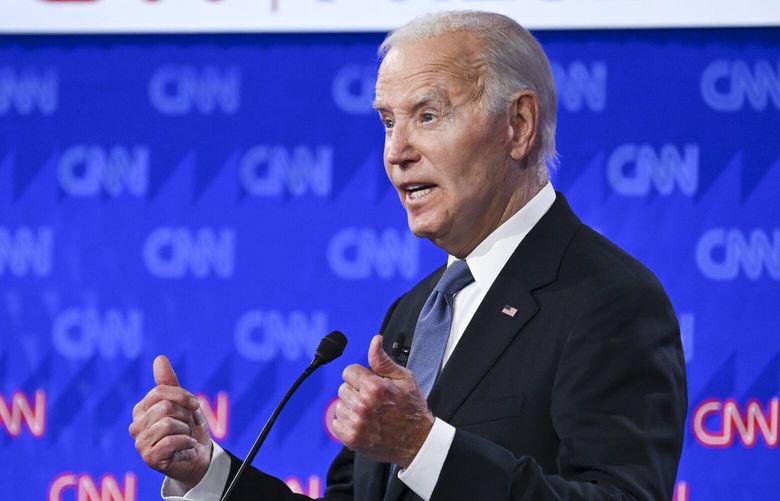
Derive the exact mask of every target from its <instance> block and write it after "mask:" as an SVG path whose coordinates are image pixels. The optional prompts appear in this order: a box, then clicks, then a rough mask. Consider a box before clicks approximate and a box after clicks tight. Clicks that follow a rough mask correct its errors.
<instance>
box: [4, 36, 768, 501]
mask: <svg viewBox="0 0 780 501" xmlns="http://www.w3.org/2000/svg"><path fill="white" fill-rule="evenodd" d="M538 36H539V37H540V39H541V41H542V42H543V44H544V46H545V48H546V50H547V52H548V54H549V55H550V58H551V60H552V63H553V68H554V72H555V77H556V81H557V85H558V93H559V102H560V113H559V132H558V136H557V137H558V144H559V150H560V153H561V168H560V169H559V171H558V172H557V173H556V175H555V176H554V178H553V182H554V185H555V187H556V189H558V190H560V191H563V192H564V193H565V194H566V195H567V197H568V198H569V200H570V202H571V203H572V205H573V207H574V208H575V210H576V211H577V212H578V214H579V215H580V217H581V218H582V219H583V220H584V221H585V222H587V223H588V224H590V225H592V226H593V227H595V228H596V229H597V230H599V231H601V232H602V233H604V234H605V235H607V236H608V237H609V238H611V239H613V240H614V241H616V242H617V243H618V244H620V245H621V246H623V247H624V248H626V249H627V250H628V251H629V252H631V253H632V254H633V255H635V256H636V257H638V258H639V259H640V260H641V261H643V262H644V263H645V264H647V265H648V266H649V267H650V268H651V269H652V270H653V271H654V272H655V273H656V274H657V275H658V276H659V278H660V279H661V281H662V283H663V284H664V285H665V286H666V288H667V291H668V293H669V295H670V297H671V299H672V302H673V304H674V305H675V308H676V310H677V313H678V316H679V318H680V323H681V327H682V334H683V341H684V345H685V350H686V359H687V365H688V376H689V388H690V411H689V418H688V428H687V437H686V444H685V448H684V451H683V459H682V464H681V467H680V473H679V479H678V480H679V483H678V486H677V492H676V497H677V499H678V500H679V501H683V500H687V499H691V500H714V499H724V500H731V499H756V500H759V499H775V498H776V496H777V492H778V488H780V480H778V477H777V467H778V464H780V462H778V457H777V449H776V447H777V445H778V432H779V431H780V430H779V427H780V416H779V415H778V414H780V409H779V404H778V395H780V391H778V385H779V384H780V340H779V339H778V333H779V331H780V317H779V316H778V313H777V310H778V303H779V299H780V208H779V205H780V203H779V202H778V195H777V194H778V193H780V146H778V144H779V143H778V138H779V137H780V120H779V119H780V30H778V29H729V30H725V29H724V30H666V31H588V32H576V31H566V32H541V33H538ZM381 39H382V35H380V34H352V35H343V34H341V35H338V34H323V35H211V36H160V35H158V36H83V37H82V36H78V37H76V36H74V37H54V36H25V37H21V36H19V37H16V36H5V37H0V333H1V334H2V337H0V466H1V467H0V498H2V499H14V500H16V499H47V500H60V499H62V500H75V499H79V500H98V499H101V500H103V501H106V500H109V499H111V500H123V501H128V500H135V499H144V500H145V499H154V498H155V497H157V496H158V492H159V487H160V482H161V476H160V475H159V474H157V473H155V472H153V471H151V470H149V469H147V468H146V467H145V466H144V465H143V463H142V462H141V460H140V459H139V457H138V456H137V454H136V452H135V450H134V448H133V442H132V440H131V438H130V437H129V435H128V433H127V427H128V425H129V423H130V419H131V418H130V413H131V409H132V406H133V404H134V403H135V402H136V401H138V400H139V399H140V398H141V397H142V396H143V395H144V394H145V393H146V391H148V390H149V389H150V388H151V386H152V384H153V382H152V373H151V364H152V360H153V358H154V356H156V355H157V354H159V353H165V354H167V355H168V356H169V357H170V358H171V360H172V361H173V364H174V367H175V368H176V370H177V372H178V375H179V378H180V380H181V381H182V383H183V384H184V385H185V386H186V387H187V388H189V389H191V390H192V391H194V392H198V393H199V394H200V395H201V396H202V399H203V401H204V405H206V408H207V410H208V411H209V417H210V420H211V423H212V429H213V430H214V434H215V438H216V439H217V440H218V441H219V442H220V443H222V444H223V445H224V446H226V447H227V448H229V449H231V450H232V451H234V452H235V453H236V454H238V455H244V454H245V452H246V451H247V450H248V449H249V447H250V445H251V443H252V441H253V440H254V437H255V436H256V433H257V432H258V431H259V428H260V427H261V426H262V424H263V422H264V421H265V419H266V417H267V415H268V414H269V413H270V411H271V410H272V408H273V406H274V405H275V403H276V402H277V400H278V399H279V398H280V397H281V395H282V394H283V392H284V391H285V389H286V388H287V386H288V385H289V384H290V383H291V382H292V381H293V380H294V378H295V377H296V376H297V374H298V373H299V371H300V370H302V369H303V367H304V366H305V365H306V363H308V360H309V357H310V354H311V353H312V350H313V348H314V347H315V346H316V344H317V341H318V340H319V338H320V337H321V336H322V335H323V334H325V333H326V332H328V331H329V330H331V329H336V328H337V329H341V330H343V331H344V332H345V333H346V334H347V335H348V336H349V338H350V345H349V346H348V348H347V351H346V354H345V356H344V357H343V358H342V359H340V360H339V361H337V362H335V363H333V364H332V365H331V366H327V367H325V368H324V369H322V370H321V371H320V372H319V373H318V374H316V375H315V376H314V377H313V378H312V379H311V380H309V381H308V382H307V383H306V384H305V385H304V386H303V387H302V388H301V390H300V391H299V392H298V394H297V395H296V396H295V397H294V398H293V399H292V401H291V402H290V405H289V406H288V408H287V409H286V411H285V412H284V414H282V417H281V418H280V420H279V423H278V426H277V427H276V428H275V429H274V431H273V433H272V434H271V436H270V438H269V441H268V442H267V443H266V446H265V448H264V449H263V450H262V451H261V454H260V455H259V457H258V459H257V460H256V461H255V464H256V465H259V466H260V467H262V468H264V469H266V470H267V471H269V472H271V473H273V474H276V475H278V476H280V477H281V478H283V479H290V482H289V483H290V485H292V486H293V487H294V488H296V489H299V490H302V491H304V492H307V493H311V494H319V493H320V492H321V490H322V485H323V483H324V473H325V470H326V468H327V465H328V463H329V461H330V459H331V458H332V457H333V456H334V455H335V453H336V451H337V450H338V448H339V445H338V444H337V443H336V442H335V441H334V440H333V439H332V438H331V437H330V436H329V434H328V431H327V429H326V426H325V422H326V421H327V420H326V417H325V416H326V414H327V412H328V410H329V405H330V404H331V402H332V401H333V398H334V396H335V392H336V389H337V387H338V385H339V383H340V373H341V371H342V369H343V368H344V367H345V366H346V365H347V364H349V363H353V362H356V361H357V362H364V361H365V353H366V350H367V347H368V341H369V339H370V338H371V336H372V335H373V334H374V333H375V332H376V331H377V329H378V327H379V324H380V321H381V319H382V316H383V314H384V309H385V308H386V306H388V305H389V303H390V302H391V301H392V300H393V299H394V298H395V297H397V296H398V295H400V294H401V293H403V292H404V291H405V290H407V289H408V288H409V287H410V286H411V285H412V284H414V283H415V282H416V280H417V279H418V278H420V277H421V276H423V275H425V274H427V273H428V272H429V271H430V270H432V269H433V268H434V267H436V266H438V265H439V264H440V263H442V262H443V260H444V255H443V254H442V253H441V251H439V250H437V249H435V248H434V247H433V246H432V245H431V244H429V243H428V242H425V241H421V240H418V239H416V238H414V237H412V236H411V235H410V234H409V233H408V231H407V229H406V218H405V215H404V214H403V211H402V209H401V207H400V204H399V202H398V201H397V197H396V195H395V193H394V191H393V190H392V189H391V188H390V185H389V183H388V182H387V180H386V179H385V177H384V172H383V169H382V165H381V157H382V141H383V132H382V128H381V125H380V123H379V120H378V119H377V117H376V116H375V115H374V113H373V112H372V111H371V108H370V101H371V98H372V97H373V84H374V75H375V72H376V68H377V65H378V63H377V58H376V55H375V50H376V47H377V45H378V44H379V42H380V41H381Z"/></svg>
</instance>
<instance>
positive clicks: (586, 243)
mask: <svg viewBox="0 0 780 501" xmlns="http://www.w3.org/2000/svg"><path fill="white" fill-rule="evenodd" d="M560 275H561V277H562V278H564V279H566V278H567V277H569V279H571V280H580V279H589V280H592V281H595V282H597V283H600V284H601V285H602V286H603V287H609V288H615V287H616V288H622V287H628V288H631V289H637V288H644V289H651V290H656V291H660V292H663V287H662V286H661V283H660V281H659V280H658V278H657V277H656V276H655V274H654V273H653V272H652V271H651V270H650V269H649V268H648V267H647V266H646V265H644V264H643V263H642V262H640V261H639V260H638V259H637V258H635V257H634V256H632V255H631V254H629V252H627V251H626V250H625V249H623V248H621V247H620V246H618V245H617V244H616V243H614V242H612V241H611V240H609V239H608V238H607V237H605V236H604V235H602V234H601V233H599V232H597V231H595V230H594V229H592V228H590V227H589V226H587V225H585V224H583V225H581V226H580V227H579V228H578V230H577V232H576V234H575V236H574V238H573V239H572V240H571V243H570V245H569V247H568V249H567V251H566V253H565V254H564V257H563V260H562V262H561V267H560Z"/></svg>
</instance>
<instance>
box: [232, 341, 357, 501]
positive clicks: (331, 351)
mask: <svg viewBox="0 0 780 501" xmlns="http://www.w3.org/2000/svg"><path fill="white" fill-rule="evenodd" d="M345 346H347V338H346V336H344V334H342V333H341V332H339V331H333V332H331V333H330V334H328V335H327V336H325V337H324V338H322V339H321V340H320V345H319V346H317V351H316V352H315V354H314V358H313V359H312V361H311V363H310V364H309V366H308V367H306V370H304V371H303V374H301V375H300V376H298V379H296V380H295V383H293V385H292V386H291V387H290V389H289V390H287V393H285V395H284V398H282V401H281V402H279V405H277V406H276V409H274V412H273V414H271V417H270V418H268V421H266V423H265V426H263V430H262V431H261V432H260V435H258V437H257V439H256V440H255V443H254V444H253V445H252V449H250V450H249V454H247V456H246V459H244V462H243V463H241V467H240V468H239V469H238V472H237V473H236V476H235V477H233V481H232V482H230V486H229V487H228V489H227V491H225V495H224V496H222V500H221V501H227V500H228V499H229V498H230V494H232V493H233V490H235V488H236V486H237V485H238V481H239V480H240V479H241V476H242V475H243V474H244V471H245V470H246V469H247V468H248V467H249V465H250V464H252V460H253V459H255V456H256V455H257V451H258V450H260V446H261V445H263V442H264V441H265V437H267V436H268V432H270V431H271V427H272V426H273V425H274V423H275V422H276V418H277V417H279V413H280V412H282V409H283V408H284V406H285V405H286V404H287V401H288V400H290V397H292V394H293V393H295V390H297V389H298V387H299V386H300V385H301V383H303V381H304V380H305V379H306V378H307V377H309V376H311V374H312V373H313V372H314V371H315V370H317V368H319V367H321V366H323V365H325V364H327V363H328V362H332V361H333V360H335V359H337V358H339V357H340V356H341V354H342V353H344V347H345Z"/></svg>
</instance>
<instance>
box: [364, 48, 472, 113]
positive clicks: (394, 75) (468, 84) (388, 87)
mask: <svg viewBox="0 0 780 501" xmlns="http://www.w3.org/2000/svg"><path fill="white" fill-rule="evenodd" d="M458 52H459V54H454V55H453V54H447V53H445V54H441V53H438V54H433V55H432V57H429V60H428V61H424V59H425V56H423V57H422V58H415V59H417V60H419V59H423V62H422V63H417V64H413V65H412V66H413V67H411V68H410V67H409V66H410V65H409V64H408V63H407V61H409V59H406V58H405V59H404V64H402V63H399V62H395V61H394V64H393V66H394V67H393V68H392V69H391V70H390V74H388V69H387V68H386V67H384V68H380V72H379V78H378V80H377V89H376V90H377V101H380V100H381V99H382V97H383V96H382V94H383V93H385V92H388V91H392V90H393V89H392V87H393V84H396V85H399V84H403V85H408V83H409V82H410V81H415V80H416V81H417V82H416V83H418V84H419V85H421V86H427V85H430V86H432V87H434V88H435V89H436V90H435V91H434V92H432V94H433V95H436V96H441V97H450V98H452V97H454V95H456V94H459V91H460V90H461V89H458V88H457V87H456V85H452V84H449V85H448V81H450V82H452V83H458V84H462V85H463V86H464V88H465V93H464V94H465V95H464V97H465V101H466V102H468V101H472V100H480V99H482V97H483V95H484V93H485V73H486V71H487V63H486V61H485V59H484V58H482V57H476V56H475V55H473V53H472V51H468V50H460V51H458ZM414 87H417V85H415V86H414ZM404 90H405V91H406V92H404V93H405V94H409V93H411V92H414V90H415V89H414V88H413V87H404ZM458 104H459V103H458Z"/></svg>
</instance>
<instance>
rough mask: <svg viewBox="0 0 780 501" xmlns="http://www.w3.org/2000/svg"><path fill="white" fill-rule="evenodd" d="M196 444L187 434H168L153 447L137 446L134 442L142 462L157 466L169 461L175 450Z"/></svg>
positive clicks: (181, 449)
mask: <svg viewBox="0 0 780 501" xmlns="http://www.w3.org/2000/svg"><path fill="white" fill-rule="evenodd" d="M196 446H197V442H196V441H195V439H194V438H192V437H190V436H188V435H169V436H167V437H165V438H163V439H162V440H160V441H159V442H157V444H155V446H154V447H139V446H138V444H136V448H137V449H138V452H140V453H141V457H142V458H143V460H144V462H145V463H146V464H148V465H150V466H153V467H159V466H160V465H161V464H164V463H165V462H167V461H169V460H170V459H171V458H172V457H173V456H174V454H176V453H177V452H181V451H186V450H190V449H194V448H195V447H196Z"/></svg>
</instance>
